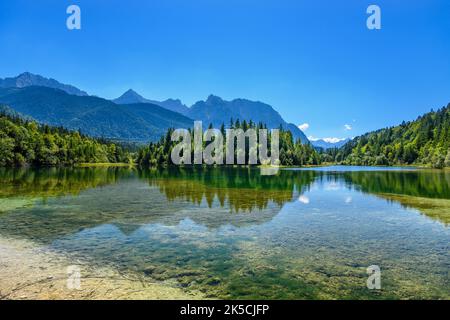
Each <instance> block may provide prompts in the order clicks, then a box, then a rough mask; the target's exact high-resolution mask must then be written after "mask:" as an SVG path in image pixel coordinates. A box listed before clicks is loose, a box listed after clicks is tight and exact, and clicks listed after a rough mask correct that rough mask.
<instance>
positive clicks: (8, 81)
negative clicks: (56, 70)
mask: <svg viewBox="0 0 450 320" xmlns="http://www.w3.org/2000/svg"><path fill="white" fill-rule="evenodd" d="M30 86H41V87H48V88H53V89H60V90H62V91H65V92H66V93H68V94H73V95H76V96H87V95H88V94H87V93H86V92H85V91H82V90H80V89H78V88H76V87H74V86H72V85H68V84H63V83H60V82H58V81H56V80H55V79H51V78H50V79H49V78H45V77H43V76H40V75H37V74H33V73H30V72H24V73H22V74H20V75H18V76H17V77H12V78H4V79H1V78H0V88H25V87H30Z"/></svg>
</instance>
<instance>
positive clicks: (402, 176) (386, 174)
mask: <svg viewBox="0 0 450 320" xmlns="http://www.w3.org/2000/svg"><path fill="white" fill-rule="evenodd" d="M335 177H337V176H335ZM342 177H343V179H344V180H345V182H346V183H347V185H348V187H349V188H354V189H356V190H360V191H362V192H365V193H370V194H375V195H377V196H379V197H381V198H383V199H386V200H389V201H394V202H397V203H400V204H401V205H402V206H403V207H405V208H413V209H417V210H419V211H420V212H422V213H423V214H425V215H426V216H428V217H430V218H432V219H435V220H438V221H441V222H443V223H445V224H449V223H450V215H449V212H450V172H445V171H433V170H430V171H377V172H346V173H343V174H342Z"/></svg>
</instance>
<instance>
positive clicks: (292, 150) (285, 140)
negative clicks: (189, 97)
mask: <svg viewBox="0 0 450 320" xmlns="http://www.w3.org/2000/svg"><path fill="white" fill-rule="evenodd" d="M209 128H212V126H211V125H210V126H209ZM228 128H231V129H242V130H244V131H246V130H247V129H249V128H253V129H256V132H257V136H259V130H260V129H267V127H266V125H264V124H262V123H258V124H256V123H254V122H252V121H249V122H247V121H245V120H244V121H242V122H241V121H240V120H236V121H233V120H232V119H231V120H230V124H229V127H228ZM189 131H190V134H191V141H194V139H193V135H194V133H193V131H192V130H189ZM220 131H221V133H222V136H223V137H224V149H223V155H225V154H226V153H225V145H226V134H225V125H224V124H222V125H221V127H220ZM172 132H173V130H172V129H170V130H168V131H167V133H166V135H165V136H164V137H162V138H161V139H160V140H159V141H158V142H156V143H150V144H149V145H148V146H146V147H145V148H142V149H141V150H140V151H139V152H138V155H137V163H138V164H139V165H141V166H143V167H154V166H158V165H163V166H168V165H171V164H172V161H171V157H170V156H171V152H172V149H173V147H174V146H175V145H176V144H177V143H178V142H172V141H171V134H172ZM268 140H269V141H270V133H269V137H268ZM203 147H205V142H203ZM279 148H280V150H279V152H280V164H281V165H285V166H294V165H295V166H303V165H318V164H320V163H321V160H320V154H319V153H318V152H317V151H316V150H315V149H314V147H313V146H312V145H310V144H302V143H301V141H300V140H297V141H294V138H293V136H292V133H291V132H290V131H288V130H284V129H282V128H280V134H279ZM268 149H270V142H268ZM235 152H236V150H235ZM193 153H194V148H193V145H192V146H191V157H193V156H192V155H193ZM245 154H246V159H245V163H248V154H249V150H248V143H247V144H246V150H245Z"/></svg>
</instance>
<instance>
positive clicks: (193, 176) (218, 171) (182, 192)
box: [140, 168, 315, 212]
mask: <svg viewBox="0 0 450 320" xmlns="http://www.w3.org/2000/svg"><path fill="white" fill-rule="evenodd" d="M140 175H141V177H143V178H145V179H148V181H149V183H150V185H152V186H157V187H159V189H160V191H161V192H163V193H164V194H165V195H166V197H167V199H168V200H169V201H174V200H179V199H183V200H187V201H190V202H192V203H194V204H198V205H199V204H201V202H202V201H206V203H207V204H208V206H209V207H210V208H211V207H212V205H213V202H214V200H217V201H218V203H220V206H221V207H225V206H228V207H229V208H230V209H231V210H232V211H234V212H251V211H253V210H255V209H258V210H262V209H265V208H267V206H268V204H269V202H272V203H275V204H277V205H278V206H279V207H282V206H283V204H284V203H286V202H289V201H292V200H293V198H294V197H295V192H297V193H302V192H303V191H304V189H305V188H307V187H308V186H309V185H310V184H311V183H312V182H313V180H314V176H315V173H314V172H312V171H303V172H294V171H281V172H280V173H279V174H278V175H274V176H263V175H261V174H260V171H259V170H258V169H255V168H201V169H196V168H184V169H183V168H170V169H165V170H162V171H149V170H148V171H142V172H140Z"/></svg>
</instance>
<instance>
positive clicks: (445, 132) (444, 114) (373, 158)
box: [335, 104, 450, 168]
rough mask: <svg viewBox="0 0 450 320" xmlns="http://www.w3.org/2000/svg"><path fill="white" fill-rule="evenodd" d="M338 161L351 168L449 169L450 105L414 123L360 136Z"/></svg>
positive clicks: (340, 151)
mask: <svg viewBox="0 0 450 320" xmlns="http://www.w3.org/2000/svg"><path fill="white" fill-rule="evenodd" d="M335 160H336V161H337V162H342V163H344V164H351V165H401V164H419V165H422V164H423V165H430V166H432V167H435V168H442V167H444V166H450V104H448V105H447V107H445V108H442V109H439V110H438V111H431V112H429V113H427V114H425V115H423V116H421V117H419V118H418V119H417V120H415V121H411V122H403V123H402V124H401V125H399V126H396V127H391V128H386V129H381V130H378V131H374V132H370V133H367V134H365V135H363V136H360V137H357V138H355V139H353V140H352V141H351V142H349V143H347V144H346V145H345V146H344V147H342V148H341V149H340V150H339V151H338V152H337V154H336V155H335Z"/></svg>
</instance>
